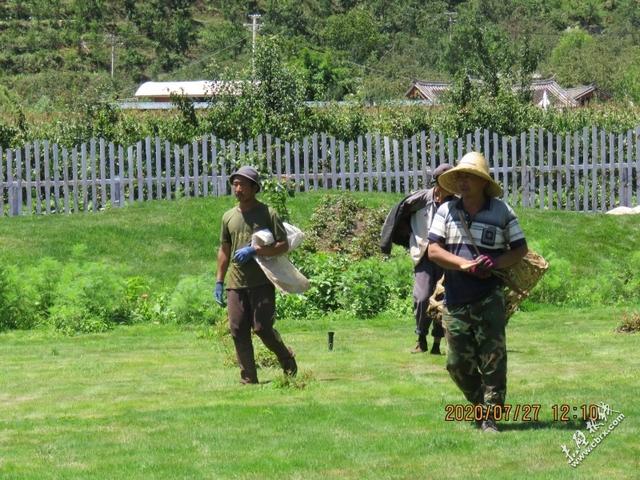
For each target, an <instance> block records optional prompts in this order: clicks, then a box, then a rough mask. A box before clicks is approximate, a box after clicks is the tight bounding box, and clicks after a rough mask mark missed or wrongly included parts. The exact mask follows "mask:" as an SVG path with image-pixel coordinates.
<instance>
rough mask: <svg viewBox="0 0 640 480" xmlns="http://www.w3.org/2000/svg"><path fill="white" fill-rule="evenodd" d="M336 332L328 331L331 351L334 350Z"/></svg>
mask: <svg viewBox="0 0 640 480" xmlns="http://www.w3.org/2000/svg"><path fill="white" fill-rule="evenodd" d="M334 334H335V332H327V342H328V344H329V351H331V350H333V336H334Z"/></svg>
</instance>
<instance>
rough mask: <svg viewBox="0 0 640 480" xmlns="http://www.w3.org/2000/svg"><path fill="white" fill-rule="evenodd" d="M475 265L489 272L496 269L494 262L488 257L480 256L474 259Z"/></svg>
mask: <svg viewBox="0 0 640 480" xmlns="http://www.w3.org/2000/svg"><path fill="white" fill-rule="evenodd" d="M476 262H477V265H478V266H479V267H480V268H481V269H482V270H486V271H487V272H490V271H491V270H493V269H494V268H496V262H495V261H494V260H493V258H491V257H490V256H488V255H480V256H479V257H478V258H476Z"/></svg>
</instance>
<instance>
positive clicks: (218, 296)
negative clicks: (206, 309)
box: [213, 282, 225, 307]
mask: <svg viewBox="0 0 640 480" xmlns="http://www.w3.org/2000/svg"><path fill="white" fill-rule="evenodd" d="M213 298H214V300H215V301H216V303H217V304H218V305H220V306H221V307H224V306H225V303H224V284H223V283H222V282H216V288H215V290H214V291H213Z"/></svg>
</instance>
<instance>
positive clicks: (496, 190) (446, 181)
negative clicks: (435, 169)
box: [438, 165, 502, 197]
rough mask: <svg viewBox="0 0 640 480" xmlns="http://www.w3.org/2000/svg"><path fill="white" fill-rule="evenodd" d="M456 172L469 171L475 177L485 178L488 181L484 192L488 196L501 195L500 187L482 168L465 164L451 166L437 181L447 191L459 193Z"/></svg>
mask: <svg viewBox="0 0 640 480" xmlns="http://www.w3.org/2000/svg"><path fill="white" fill-rule="evenodd" d="M458 173H469V174H471V175H475V176H476V177H480V178H482V179H484V180H487V182H489V183H487V187H486V189H485V192H486V194H487V195H489V196H490V197H501V196H502V187H501V186H500V185H498V184H497V183H496V181H495V180H494V179H493V178H491V176H490V175H487V174H486V173H485V172H483V171H482V170H479V169H477V168H473V167H468V166H466V165H459V166H457V167H453V168H452V169H451V170H448V171H446V172H444V173H443V174H442V175H440V176H439V177H438V183H439V184H440V185H441V186H442V187H443V188H445V189H447V190H448V191H450V192H453V193H455V194H458V195H460V191H459V190H458V182H457V181H456V174H458Z"/></svg>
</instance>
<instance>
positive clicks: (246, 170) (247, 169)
mask: <svg viewBox="0 0 640 480" xmlns="http://www.w3.org/2000/svg"><path fill="white" fill-rule="evenodd" d="M234 177H244V178H246V179H247V180H251V181H252V182H253V183H255V184H256V185H257V186H258V192H259V191H260V189H261V188H262V185H260V174H259V173H258V170H256V169H255V168H254V167H252V166H249V165H245V166H244V167H240V168H239V169H238V170H236V171H235V172H233V173H232V174H231V176H230V177H229V182H231V183H233V179H234Z"/></svg>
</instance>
